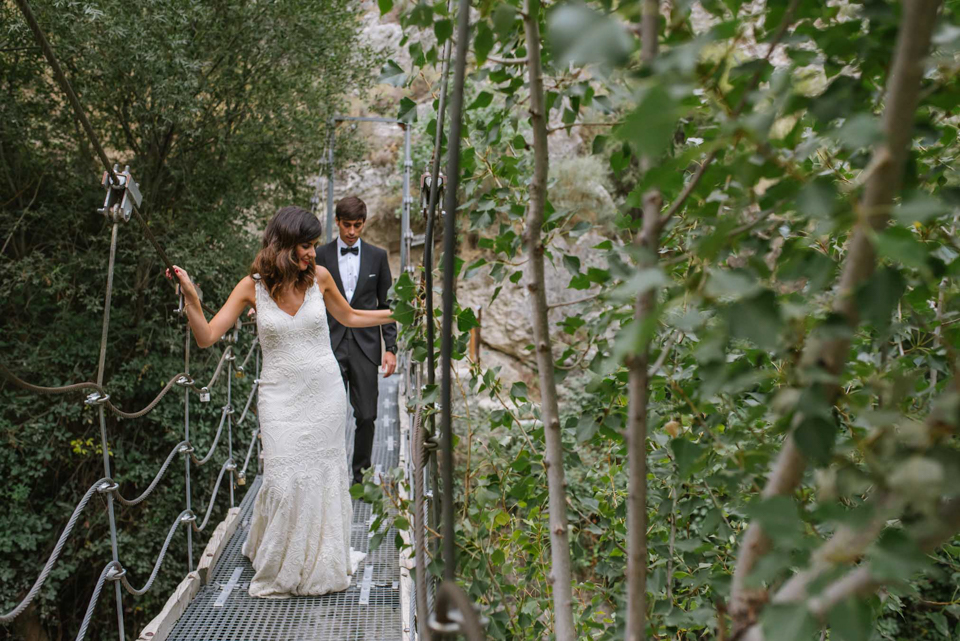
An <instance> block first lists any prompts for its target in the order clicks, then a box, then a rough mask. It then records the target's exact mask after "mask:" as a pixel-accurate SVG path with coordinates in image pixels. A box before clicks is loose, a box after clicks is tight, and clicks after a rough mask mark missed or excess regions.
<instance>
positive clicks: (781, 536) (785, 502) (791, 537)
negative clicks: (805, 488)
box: [745, 496, 803, 548]
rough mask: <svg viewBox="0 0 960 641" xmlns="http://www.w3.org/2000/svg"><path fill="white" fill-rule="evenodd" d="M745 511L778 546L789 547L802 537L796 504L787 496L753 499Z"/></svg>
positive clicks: (801, 522)
mask: <svg viewBox="0 0 960 641" xmlns="http://www.w3.org/2000/svg"><path fill="white" fill-rule="evenodd" d="M745 511H746V512H747V515H748V516H750V517H751V518H754V519H756V520H757V522H759V523H760V527H762V528H763V531H764V533H766V535H767V536H769V537H770V538H771V539H772V540H773V542H774V544H775V545H777V546H779V547H786V548H790V547H792V546H793V545H795V544H796V543H798V542H799V541H800V540H801V539H802V538H803V521H801V520H800V516H799V514H797V504H796V503H794V501H793V499H792V498H790V497H788V496H771V497H770V498H767V499H763V500H761V501H755V502H753V503H750V504H748V505H747V506H746V508H745Z"/></svg>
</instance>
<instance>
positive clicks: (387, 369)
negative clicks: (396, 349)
mask: <svg viewBox="0 0 960 641" xmlns="http://www.w3.org/2000/svg"><path fill="white" fill-rule="evenodd" d="M395 371H397V355H396V354H394V353H393V352H384V353H383V377H384V378H386V377H388V376H390V375H391V374H393V373H394V372H395Z"/></svg>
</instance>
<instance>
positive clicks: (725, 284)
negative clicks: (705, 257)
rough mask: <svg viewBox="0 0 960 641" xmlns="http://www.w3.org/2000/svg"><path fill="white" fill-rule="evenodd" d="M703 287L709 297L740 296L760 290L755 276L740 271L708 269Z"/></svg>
mask: <svg viewBox="0 0 960 641" xmlns="http://www.w3.org/2000/svg"><path fill="white" fill-rule="evenodd" d="M709 274H710V278H709V280H707V285H706V288H705V291H706V294H707V296H709V297H711V298H734V299H736V298H742V297H745V296H749V295H752V294H754V293H756V292H758V291H759V290H760V284H759V283H758V282H757V278H756V276H754V275H752V274H749V273H747V272H742V271H732V270H726V269H710V271H709Z"/></svg>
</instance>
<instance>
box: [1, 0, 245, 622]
mask: <svg viewBox="0 0 960 641" xmlns="http://www.w3.org/2000/svg"><path fill="white" fill-rule="evenodd" d="M17 6H18V7H19V8H20V11H21V13H22V14H23V16H24V18H25V20H26V22H27V24H28V26H29V27H30V30H31V31H32V32H33V35H34V37H35V38H36V39H37V41H38V43H39V44H40V48H41V50H42V51H43V53H44V56H45V57H46V58H47V61H48V62H49V64H50V66H51V69H52V71H53V75H54V77H55V79H56V80H57V82H58V84H59V85H60V88H61V89H62V90H63V92H64V93H65V94H66V96H67V99H68V101H69V102H70V104H71V106H72V107H73V110H74V112H75V114H76V116H77V118H78V120H80V122H81V125H82V126H83V129H84V131H85V133H86V135H87V137H88V139H89V141H90V143H91V145H92V146H93V148H94V149H95V150H96V153H97V156H98V157H99V159H100V161H101V163H102V164H103V166H104V168H105V170H106V174H107V176H109V178H110V182H109V184H107V182H106V181H105V186H106V187H107V189H108V193H109V190H110V189H111V188H115V187H117V186H120V185H125V183H124V182H123V181H121V179H120V178H118V176H117V173H116V172H117V170H116V169H115V168H113V167H111V166H110V162H109V160H108V159H107V157H106V153H105V152H104V150H103V147H102V145H101V144H100V141H99V139H98V137H97V136H96V133H95V132H94V131H93V127H92V126H91V124H90V121H89V120H88V119H87V117H86V114H85V112H84V110H83V107H82V105H81V104H80V101H79V99H78V98H77V95H76V93H75V92H74V91H73V88H72V86H71V85H70V82H69V81H68V80H67V78H66V76H65V75H64V73H63V69H62V68H61V66H60V64H59V61H58V60H57V58H56V55H55V54H54V52H53V49H52V48H51V46H50V43H49V41H48V40H47V38H46V36H45V34H44V33H43V31H42V30H41V29H40V26H39V24H38V22H37V20H36V17H35V16H34V14H33V11H32V10H31V8H30V6H29V4H28V3H27V1H26V0H17ZM126 176H129V175H128V174H126ZM107 200H108V202H109V196H108V199H107ZM130 204H131V205H132V207H131V210H132V213H133V214H134V215H135V217H136V218H137V220H138V222H139V223H140V225H141V228H142V229H143V232H144V235H145V236H146V237H147V239H148V240H149V241H150V243H151V244H152V245H153V247H154V249H155V250H156V251H157V253H158V254H159V255H160V257H161V259H162V260H163V262H164V263H165V264H166V266H167V267H168V268H172V264H171V262H170V260H169V258H168V257H167V255H166V253H165V252H164V251H163V248H162V247H161V246H160V245H159V243H158V242H157V240H156V237H155V236H154V235H153V233H152V231H151V230H150V228H149V227H148V226H147V223H146V221H145V220H144V218H143V217H142V215H141V213H140V211H139V209H138V205H137V203H136V202H135V200H133V199H131V201H130ZM107 211H108V214H109V213H110V212H109V210H107ZM112 213H113V215H112V216H111V215H108V219H112V226H111V239H110V254H109V261H108V266H107V283H106V292H105V300H104V310H103V323H102V330H101V337H100V349H99V355H98V363H97V377H96V382H95V383H94V382H91V381H83V382H80V383H72V384H68V385H63V386H57V387H45V386H40V385H33V384H31V383H28V382H26V381H24V380H23V379H20V378H19V377H17V376H16V375H15V374H13V373H12V372H11V371H10V370H9V368H7V367H6V366H5V365H4V364H2V363H0V378H2V379H5V380H7V381H9V382H11V383H13V384H14V385H16V386H18V387H20V388H22V389H24V390H26V391H29V392H33V393H39V394H66V393H71V392H75V391H84V390H93V393H91V394H89V395H88V396H87V398H86V401H85V403H86V404H87V405H91V406H95V407H96V408H97V413H98V419H99V427H100V440H101V448H102V451H103V464H104V477H103V478H102V479H100V480H99V481H97V482H96V483H95V484H94V485H92V486H91V487H90V488H89V489H88V490H87V492H86V493H85V494H84V496H83V497H82V498H81V500H80V502H79V503H78V504H77V506H76V507H75V509H74V511H73V514H72V515H71V517H70V519H69V520H68V522H67V524H66V526H65V527H64V529H63V531H62V532H61V535H60V538H59V539H58V541H57V544H56V545H55V546H54V549H53V551H52V552H51V554H50V556H49V557H48V559H47V562H46V564H45V565H44V567H43V569H42V570H41V572H40V574H39V575H38V577H37V579H36V580H35V582H34V584H33V587H31V589H30V590H29V591H28V593H27V594H26V595H25V597H24V598H23V599H22V600H21V602H20V603H19V604H18V605H17V606H16V607H14V609H13V610H11V611H10V612H8V613H4V614H0V623H7V622H10V621H12V620H13V619H15V618H16V617H17V616H19V615H20V614H22V613H23V611H24V610H26V609H27V608H28V607H29V606H30V604H31V603H32V601H33V600H34V599H35V598H36V596H37V594H39V592H40V590H41V589H42V587H43V585H44V583H45V581H46V579H47V578H48V577H49V574H50V572H51V571H52V569H53V566H54V565H55V564H56V562H57V561H58V559H59V557H60V555H61V553H62V551H63V548H64V546H65V544H66V542H67V540H68V539H69V537H70V535H71V534H72V532H73V529H74V527H75V526H76V523H77V520H78V519H79V516H80V514H81V513H82V512H83V510H84V509H85V508H86V506H87V505H88V504H89V502H90V500H91V498H92V497H93V494H94V493H102V494H106V499H107V516H108V522H109V527H110V543H111V553H112V556H113V559H112V560H111V561H110V562H109V563H108V564H107V565H106V566H105V567H104V568H103V570H102V571H101V573H100V577H99V578H98V580H97V582H96V585H95V587H94V590H93V593H92V595H91V597H90V601H89V603H88V605H87V609H86V612H85V614H84V617H83V620H82V622H81V625H80V629H79V631H78V634H77V641H82V640H83V639H84V637H85V636H86V633H87V630H88V629H89V626H90V622H91V619H92V616H93V612H94V611H95V609H96V605H97V603H98V601H99V597H100V594H101V592H102V590H103V586H104V584H105V583H106V581H115V582H116V587H115V590H116V600H117V625H118V630H119V635H120V638H121V639H122V638H124V637H125V633H124V620H123V602H122V596H121V586H122V587H123V588H124V589H126V590H127V591H128V592H131V593H133V594H136V595H140V594H143V593H145V592H146V591H147V590H149V589H150V587H151V586H152V585H153V583H154V581H155V579H156V576H157V574H158V572H159V569H160V567H161V565H162V563H163V560H164V559H165V557H166V554H167V551H168V549H169V546H170V543H171V541H172V538H173V535H174V533H175V532H176V530H177V528H178V527H179V524H180V523H182V522H190V523H191V528H190V529H188V531H187V534H188V557H190V558H189V561H188V562H189V565H190V566H191V567H192V550H190V549H189V548H190V543H189V541H190V534H191V533H192V532H193V531H197V532H199V531H202V530H203V529H204V528H205V527H206V526H207V523H208V522H209V519H210V517H211V515H212V513H213V507H214V505H215V503H216V500H217V497H218V494H219V489H220V486H221V484H222V482H223V477H224V474H225V473H226V472H231V474H234V473H236V464H235V463H234V462H233V458H232V415H233V413H234V411H233V406H232V405H231V378H232V376H231V374H232V371H233V363H234V361H235V360H236V356H235V354H234V350H233V346H232V345H228V346H227V347H226V349H224V351H223V354H221V356H220V359H219V361H218V363H217V366H216V369H215V371H214V373H213V375H212V377H211V379H210V382H209V383H208V384H207V386H205V387H202V388H200V387H197V384H196V381H195V380H194V379H193V378H191V377H190V375H189V353H190V350H189V339H190V329H189V326H188V327H187V331H186V339H187V344H186V349H185V361H184V365H185V367H184V371H183V372H182V373H179V374H177V375H176V376H174V377H173V378H171V379H170V380H169V382H167V384H166V385H165V386H164V387H163V389H162V390H161V391H160V393H159V394H158V395H157V396H156V397H155V398H154V399H153V400H152V401H151V402H150V403H149V404H148V405H147V406H146V407H144V408H143V409H142V410H139V411H136V412H125V411H123V410H121V409H120V408H118V407H116V406H115V405H114V404H113V403H111V401H110V396H109V394H107V392H106V390H105V388H104V387H103V382H104V373H105V364H106V354H107V341H108V336H109V329H110V308H111V300H112V295H113V280H114V269H115V265H116V249H117V235H118V229H119V223H120V222H121V220H125V217H121V216H119V215H117V212H116V211H113V212H112ZM203 308H204V310H206V311H208V312H211V313H213V310H210V309H209V308H208V307H206V306H205V305H204V306H203ZM181 310H182V306H181ZM238 328H239V326H238ZM228 340H230V339H228ZM236 340H237V334H236V333H234V334H233V337H232V340H231V342H236ZM257 343H258V341H256V340H255V341H254V342H253V344H252V345H251V347H250V351H249V352H248V353H247V355H246V358H245V359H244V361H243V364H242V365H241V366H240V367H239V368H238V370H237V371H238V373H239V372H242V371H243V368H244V367H245V366H246V364H247V362H248V361H249V359H250V357H251V355H252V354H253V353H254V352H257V353H258V354H259V352H258V350H257ZM224 363H227V364H228V367H227V372H228V374H227V377H226V378H227V383H226V384H227V403H226V405H225V406H224V407H223V409H222V412H221V417H220V424H219V426H218V428H217V432H216V435H215V436H214V439H213V443H212V444H211V446H210V448H209V450H208V452H207V454H206V455H205V456H204V457H203V458H197V457H196V456H195V455H194V454H193V449H194V448H193V446H192V445H191V444H190V438H189V392H190V390H193V391H195V392H197V393H199V394H200V395H201V401H206V400H209V388H210V387H212V386H213V385H214V384H215V383H216V382H217V380H218V378H219V377H220V375H221V373H222V372H223V364H224ZM257 370H258V372H259V355H258V357H257ZM258 383H259V381H258V380H257V381H255V382H254V386H253V390H252V391H251V393H250V397H249V398H248V399H247V403H246V407H245V408H244V413H243V416H241V419H240V421H242V420H243V419H244V418H245V416H246V413H247V411H248V410H249V408H250V404H251V402H252V400H253V397H254V396H255V392H256V389H257V387H258ZM175 385H179V386H181V387H184V390H185V407H184V417H185V426H184V429H185V437H186V438H185V439H184V440H183V441H181V442H180V443H178V444H177V445H176V446H175V447H174V448H173V450H172V451H171V452H170V454H169V455H168V456H167V458H166V459H165V460H164V462H163V464H162V465H161V466H160V469H159V470H158V472H157V474H156V475H155V476H154V478H153V480H152V481H151V482H150V484H149V485H148V486H147V488H146V490H144V492H143V493H142V494H140V495H139V496H137V497H136V498H134V499H125V498H124V497H123V496H122V495H121V494H120V493H119V491H118V490H119V484H118V483H116V482H115V481H114V480H113V479H112V478H111V474H110V453H109V447H108V439H107V428H106V416H105V412H106V409H109V410H110V411H112V412H113V413H114V414H116V415H117V416H119V417H121V418H139V417H141V416H144V415H145V414H147V413H149V412H151V411H152V410H153V409H154V408H155V407H156V406H157V404H158V403H159V402H160V400H161V399H162V398H163V397H164V396H166V394H167V393H169V391H170V390H171V389H173V387H174V386H175ZM205 397H206V398H205ZM225 423H226V424H227V426H228V429H227V432H228V435H227V442H228V448H229V452H228V458H227V460H226V462H224V464H223V466H222V467H221V469H220V473H219V475H218V476H217V481H216V483H215V485H214V488H213V492H212V493H211V496H210V500H209V503H208V505H207V510H206V513H205V515H204V519H203V522H202V523H200V525H197V523H196V516H195V515H194V513H193V512H192V510H191V508H190V490H189V482H190V463H191V462H192V463H194V464H196V465H198V466H199V465H203V464H205V463H206V462H208V461H209V460H210V459H211V458H212V456H213V453H214V451H215V450H216V447H217V444H218V443H219V441H220V439H221V436H222V434H223V426H224V424H225ZM258 431H259V430H255V431H254V441H256V434H257V433H258ZM251 450H252V447H251ZM179 453H189V454H190V457H189V458H188V459H187V468H186V475H187V476H186V480H187V509H186V510H184V511H183V512H181V514H180V516H179V517H178V518H177V521H176V522H175V523H174V524H173V526H172V527H171V528H170V530H169V531H168V534H167V537H166V539H165V541H164V543H163V545H162V547H161V550H160V553H159V556H158V558H157V561H156V562H155V564H154V567H153V571H152V572H151V574H150V576H149V578H148V579H147V582H146V584H145V585H144V586H143V588H139V589H138V588H134V587H133V586H132V585H131V584H130V583H129V581H128V580H127V578H126V570H125V569H124V568H123V566H122V564H121V563H120V560H119V549H118V542H117V527H116V517H115V514H114V505H113V501H114V497H116V500H117V501H119V502H120V503H121V504H123V505H127V506H134V505H137V504H139V503H141V502H142V501H144V500H145V499H146V498H147V497H148V496H150V495H151V494H152V493H153V491H154V490H155V489H156V487H157V486H158V485H159V482H160V480H161V479H162V478H163V476H164V474H165V473H166V471H167V470H168V469H169V467H170V465H171V464H172V462H173V460H174V459H175V458H176V456H177V454H179ZM247 458H248V460H249V453H248V457H247ZM245 465H246V464H245ZM233 501H234V497H233V485H232V483H231V484H230V503H231V505H232V504H233ZM189 569H190V568H189V567H188V570H189Z"/></svg>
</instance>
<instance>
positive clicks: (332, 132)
mask: <svg viewBox="0 0 960 641" xmlns="http://www.w3.org/2000/svg"><path fill="white" fill-rule="evenodd" d="M336 142H337V121H336V119H333V118H331V119H330V122H329V123H328V124H327V234H326V238H327V242H328V243H329V242H331V241H332V240H333V148H334V146H335V145H336Z"/></svg>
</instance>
